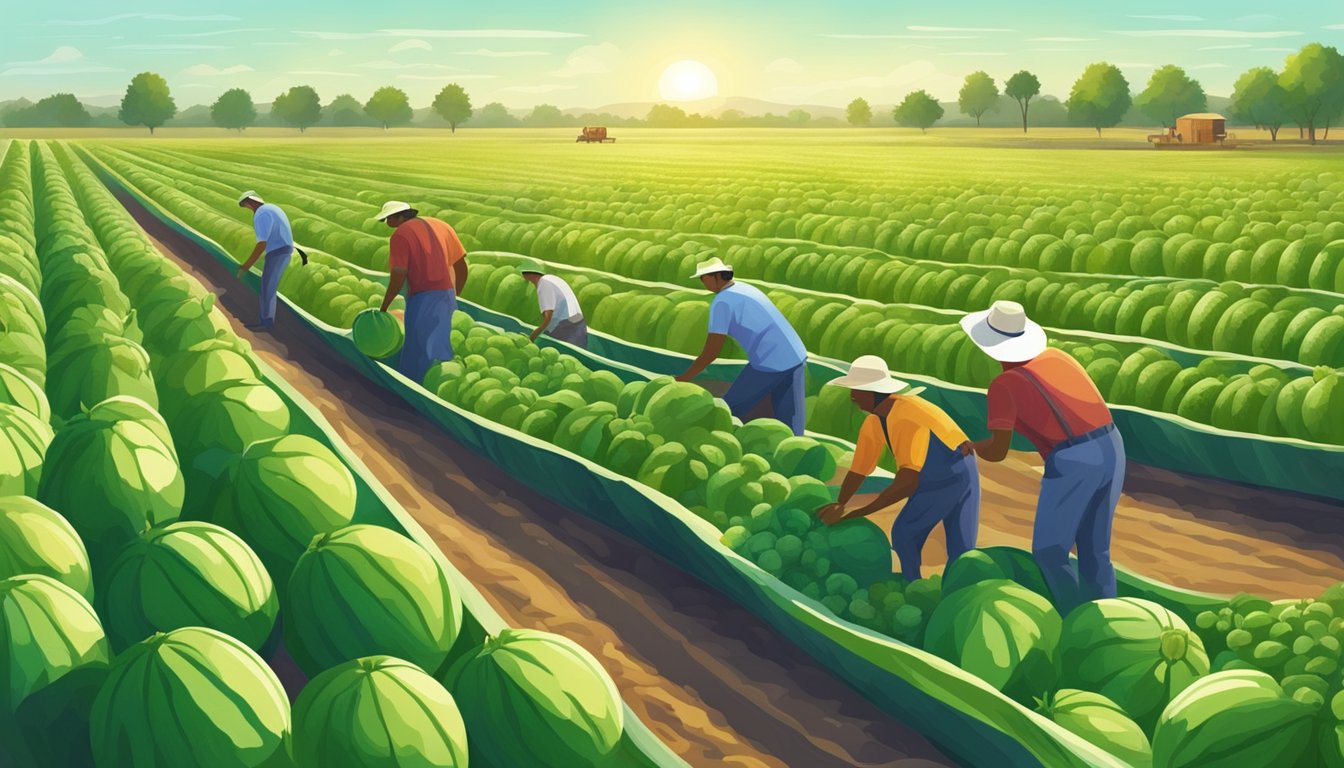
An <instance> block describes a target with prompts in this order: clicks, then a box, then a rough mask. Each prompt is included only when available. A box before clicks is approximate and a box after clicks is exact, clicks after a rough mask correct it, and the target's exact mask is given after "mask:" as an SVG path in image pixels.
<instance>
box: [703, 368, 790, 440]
mask: <svg viewBox="0 0 1344 768" xmlns="http://www.w3.org/2000/svg"><path fill="white" fill-rule="evenodd" d="M805 368H806V365H805V364H804V365H799V366H797V367H794V368H790V369H789V370H787V371H777V372H776V371H762V370H760V369H757V368H753V367H751V366H750V365H748V366H747V367H746V368H743V369H742V372H741V373H739V374H738V375H737V379H736V380H734V381H733V384H732V386H730V387H729V388H728V392H727V394H725V395H724V396H723V400H724V402H726V403H728V408H729V409H731V410H732V412H733V415H734V416H736V417H738V418H739V419H745V418H746V416H747V414H749V413H751V411H752V409H754V408H755V407H756V406H757V405H758V404H760V402H761V401H762V400H764V399H765V398H767V397H768V398H770V407H771V408H773V409H774V412H775V418H776V419H779V420H780V421H782V422H784V423H785V424H788V425H789V427H790V428H792V429H793V434H795V435H801V434H803V418H804V416H805V415H806V414H805V413H804V407H803V398H804V396H805V395H806V394H807V391H806V388H805V387H804V384H803V371H804V369H805Z"/></svg>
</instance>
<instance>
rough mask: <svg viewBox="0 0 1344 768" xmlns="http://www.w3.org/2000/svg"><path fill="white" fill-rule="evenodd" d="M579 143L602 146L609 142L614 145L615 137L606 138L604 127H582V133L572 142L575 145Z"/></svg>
mask: <svg viewBox="0 0 1344 768" xmlns="http://www.w3.org/2000/svg"><path fill="white" fill-rule="evenodd" d="M580 141H581V142H583V143H584V144H603V143H606V142H611V143H613V144H614V143H616V137H615V136H608V135H607V129H606V128H605V127H600V126H593V127H589V126H584V129H583V133H580V134H579V137H578V138H577V139H575V140H574V142H575V143H576V144H577V143H578V142H580Z"/></svg>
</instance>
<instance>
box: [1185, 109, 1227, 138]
mask: <svg viewBox="0 0 1344 768" xmlns="http://www.w3.org/2000/svg"><path fill="white" fill-rule="evenodd" d="M1176 133H1177V134H1178V135H1180V137H1181V142H1182V143H1185V144H1213V143H1215V142H1219V141H1222V140H1223V139H1224V138H1226V137H1227V119H1226V118H1224V117H1223V116H1222V115H1219V114H1215V113H1213V112H1196V113H1195V114H1192V115H1185V116H1184V117H1178V118H1176Z"/></svg>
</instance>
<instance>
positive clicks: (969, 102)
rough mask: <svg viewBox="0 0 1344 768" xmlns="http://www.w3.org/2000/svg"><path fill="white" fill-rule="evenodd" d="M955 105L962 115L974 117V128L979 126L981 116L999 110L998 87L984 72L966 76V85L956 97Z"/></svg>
mask: <svg viewBox="0 0 1344 768" xmlns="http://www.w3.org/2000/svg"><path fill="white" fill-rule="evenodd" d="M957 105H958V106H960V107H961V112H962V114H966V115H970V116H971V117H974V118H975V124H976V126H979V125H980V116H981V115H983V114H985V113H986V112H989V111H991V110H997V109H998V108H999V87H998V86H997V85H995V84H994V78H992V77H990V76H989V75H988V74H986V73H984V72H972V73H971V74H969V75H967V76H966V83H965V84H964V85H962V86H961V93H959V94H958V95H957Z"/></svg>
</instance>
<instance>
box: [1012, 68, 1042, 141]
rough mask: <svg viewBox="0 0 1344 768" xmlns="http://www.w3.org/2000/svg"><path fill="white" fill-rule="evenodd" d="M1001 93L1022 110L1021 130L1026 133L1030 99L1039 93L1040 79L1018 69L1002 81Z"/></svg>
mask: <svg viewBox="0 0 1344 768" xmlns="http://www.w3.org/2000/svg"><path fill="white" fill-rule="evenodd" d="M1003 93H1004V95H1005V96H1008V97H1009V98H1011V99H1012V100H1013V101H1016V102H1017V106H1018V108H1019V109H1021V111H1022V132H1023V133H1026V132H1027V113H1028V111H1029V110H1030V108H1031V100H1032V99H1033V98H1035V97H1037V96H1039V95H1040V93H1041V81H1040V80H1039V79H1037V77H1036V76H1035V75H1033V74H1032V73H1030V72H1028V71H1026V70H1025V69H1023V70H1019V71H1018V72H1016V73H1015V74H1014V75H1013V76H1012V77H1009V78H1008V82H1006V83H1004V86H1003Z"/></svg>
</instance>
